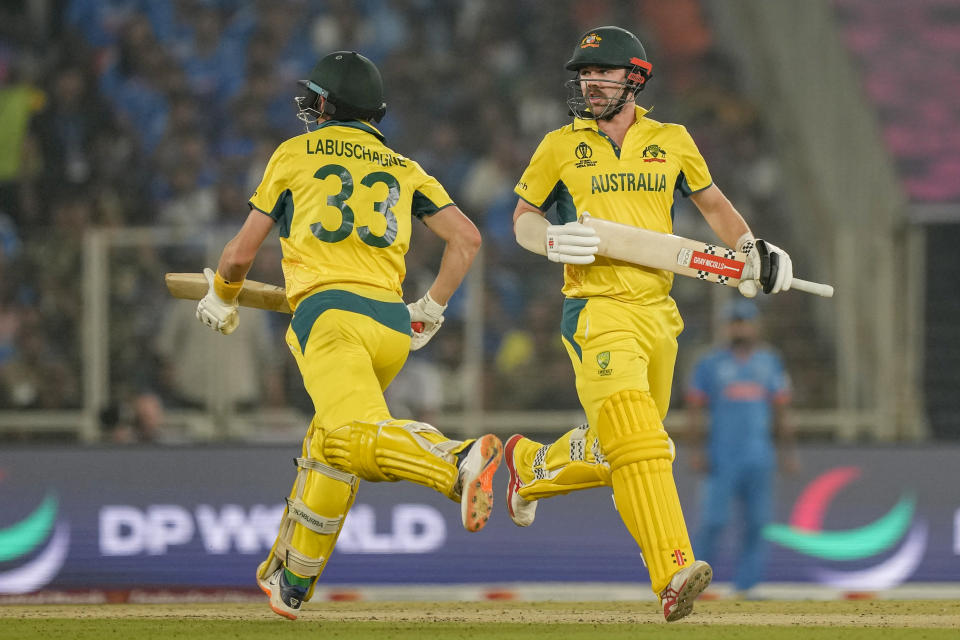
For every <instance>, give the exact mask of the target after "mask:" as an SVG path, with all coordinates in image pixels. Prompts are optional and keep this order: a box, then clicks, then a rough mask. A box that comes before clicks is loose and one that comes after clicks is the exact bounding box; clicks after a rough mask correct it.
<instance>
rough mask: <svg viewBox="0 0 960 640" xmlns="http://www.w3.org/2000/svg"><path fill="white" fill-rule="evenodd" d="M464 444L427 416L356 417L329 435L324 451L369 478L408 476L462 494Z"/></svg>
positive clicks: (332, 460) (449, 493)
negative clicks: (458, 458) (458, 459)
mask: <svg viewBox="0 0 960 640" xmlns="http://www.w3.org/2000/svg"><path fill="white" fill-rule="evenodd" d="M461 446H462V443H461V442H459V441H456V440H448V439H446V438H445V437H444V436H443V434H441V433H440V431H438V430H437V429H436V428H435V427H432V426H431V425H428V424H426V423H423V422H412V421H407V420H391V421H389V422H382V423H379V424H372V423H369V422H352V423H350V424H349V425H345V426H343V427H340V428H338V429H334V430H332V431H329V432H328V433H327V434H326V435H325V437H324V441H323V455H324V457H325V458H326V459H327V460H329V461H330V463H331V464H334V465H336V466H337V467H340V468H341V469H349V470H350V471H352V472H353V473H355V474H357V475H358V476H360V477H361V478H363V479H364V480H371V481H374V482H376V481H385V480H386V481H396V480H408V481H410V482H415V483H417V484H421V485H424V486H427V487H430V488H432V489H436V490H437V491H439V492H440V493H443V494H444V495H446V496H448V497H450V498H454V499H457V498H458V496H455V495H454V487H455V485H456V481H457V466H456V464H455V457H454V453H455V452H456V451H457V449H458V448H460V447H461Z"/></svg>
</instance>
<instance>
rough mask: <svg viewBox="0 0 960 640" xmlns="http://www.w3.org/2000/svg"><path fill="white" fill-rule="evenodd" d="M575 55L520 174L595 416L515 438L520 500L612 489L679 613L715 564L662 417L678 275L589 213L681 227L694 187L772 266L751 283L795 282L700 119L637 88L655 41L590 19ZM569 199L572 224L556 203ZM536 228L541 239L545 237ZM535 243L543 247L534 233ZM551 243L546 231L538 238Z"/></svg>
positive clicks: (667, 606) (529, 517) (522, 203)
mask: <svg viewBox="0 0 960 640" xmlns="http://www.w3.org/2000/svg"><path fill="white" fill-rule="evenodd" d="M566 68H567V69H568V70H570V71H574V72H575V73H576V77H575V78H574V79H573V80H571V81H569V82H568V86H569V87H570V88H571V89H572V91H573V97H572V98H570V100H568V105H569V106H570V109H571V111H572V113H573V115H574V120H573V123H572V124H569V125H567V126H565V127H562V128H560V129H557V130H556V131H552V132H550V133H548V134H547V135H546V136H545V137H544V139H543V141H542V142H541V143H540V145H539V147H538V148H537V150H536V152H535V153H534V154H533V158H532V159H531V160H530V164H529V166H528V167H527V169H526V170H525V171H524V173H523V176H522V177H521V178H520V181H519V183H518V184H517V186H516V189H515V190H516V193H517V195H518V196H519V197H520V199H519V201H518V203H517V208H516V211H515V212H514V224H515V230H516V233H517V238H518V241H519V242H520V244H522V245H524V246H526V247H527V248H529V249H531V250H535V251H537V250H538V251H537V252H538V253H541V254H543V253H544V248H545V249H546V251H545V253H546V255H547V257H548V258H549V259H550V260H553V261H555V262H562V263H565V267H564V287H563V294H564V295H565V296H566V299H565V301H564V305H563V318H562V321H561V329H560V333H561V339H562V341H563V344H564V346H565V347H566V349H567V352H568V353H569V355H570V360H571V362H572V363H573V367H574V371H575V373H576V385H577V394H578V395H579V398H580V402H581V404H582V405H583V408H584V410H585V412H586V415H587V421H588V422H587V424H586V425H583V426H582V427H579V428H576V429H574V430H573V431H571V432H569V433H567V434H566V435H564V436H563V437H561V438H560V439H559V440H557V441H556V442H553V443H552V444H549V445H544V444H541V443H539V442H534V441H533V440H530V439H528V438H525V437H523V436H521V435H515V436H513V437H512V438H510V440H508V441H507V444H506V447H505V453H504V459H505V462H506V465H507V467H508V468H509V470H510V484H509V488H508V491H507V507H508V509H509V511H510V516H511V518H512V519H513V521H514V522H515V523H516V524H517V525H519V526H527V525H529V524H530V523H531V522H533V519H534V516H535V509H536V505H537V502H536V501H537V500H538V499H540V498H547V497H550V496H554V495H557V494H563V493H568V492H570V491H576V490H578V489H586V488H590V487H598V486H611V487H612V488H613V496H614V502H615V504H616V507H617V510H618V512H619V513H620V517H621V518H622V519H623V522H624V524H626V526H627V529H628V530H629V531H630V534H631V535H632V536H633V537H634V539H635V540H636V541H637V544H638V545H639V546H640V550H641V552H642V555H643V558H644V560H645V563H646V566H647V568H648V570H649V572H650V581H651V585H652V588H653V591H654V593H656V594H657V595H658V596H659V598H660V602H661V605H662V607H663V613H664V616H665V617H666V619H667V621H674V620H679V619H680V618H683V617H685V616H687V615H689V614H690V613H691V612H692V610H693V601H694V600H695V599H696V598H697V596H699V595H700V594H701V593H702V592H703V591H704V589H706V588H707V586H708V585H709V584H710V580H711V578H712V575H713V572H712V570H711V568H710V566H709V565H708V564H707V563H706V562H702V561H697V560H696V559H695V557H694V554H693V549H691V546H690V538H689V536H688V534H687V528H686V525H685V524H684V520H683V513H682V512H681V508H680V500H679V498H678V496H677V489H676V485H675V483H674V479H673V472H672V463H673V460H674V456H675V453H674V446H673V441H672V440H671V439H670V438H669V437H668V435H667V432H666V431H665V430H664V428H663V418H664V417H665V416H666V412H667V407H668V406H669V401H670V387H671V380H672V378H673V369H674V363H675V360H676V355H677V336H678V335H679V333H680V331H681V330H682V329H683V321H682V320H681V318H680V314H679V313H678V311H677V307H676V304H675V303H674V301H673V299H672V298H671V297H670V295H669V294H670V287H671V285H672V282H673V274H672V273H670V272H667V271H661V270H657V269H650V268H646V267H641V266H637V265H633V264H630V263H626V262H620V261H614V260H610V259H607V258H603V257H599V256H596V255H595V254H596V252H597V245H598V243H599V240H598V239H597V238H596V237H595V232H594V230H593V229H592V228H590V227H586V226H585V225H582V224H580V223H579V222H577V219H578V216H579V214H582V213H587V212H589V214H590V215H591V216H593V217H595V218H601V219H605V220H612V221H615V222H619V223H623V224H628V225H632V226H636V227H643V228H645V229H651V230H653V231H659V232H663V233H671V232H672V218H671V209H672V207H673V202H674V194H675V192H677V191H679V192H680V193H681V194H682V195H683V196H685V197H689V198H691V199H692V200H693V202H694V203H695V204H696V206H697V207H698V208H699V210H700V211H701V213H702V214H703V216H704V218H706V220H707V222H708V223H709V224H710V226H711V227H712V228H713V230H714V232H715V233H716V234H717V235H718V236H719V237H720V238H721V239H722V240H723V241H724V242H725V243H727V245H729V246H734V247H736V248H737V249H738V250H743V251H746V252H748V253H750V262H751V263H752V264H753V265H754V266H755V267H756V266H757V265H758V264H760V260H761V258H762V259H763V261H764V262H763V264H764V265H765V269H764V270H760V269H759V268H758V270H756V271H755V273H757V274H760V273H761V272H762V273H763V277H762V278H759V277H758V278H757V279H756V280H754V279H744V281H743V282H742V283H741V284H740V290H741V292H742V293H743V294H744V295H746V296H748V297H752V296H754V295H756V293H757V291H758V288H760V287H761V286H762V287H763V289H764V291H766V292H767V293H776V292H778V291H780V290H785V289H788V288H789V285H790V277H791V274H792V267H791V263H790V258H789V256H787V254H786V253H784V252H783V251H782V250H780V249H778V248H777V247H775V246H773V245H771V244H770V243H765V242H764V241H762V240H754V238H753V235H752V234H751V233H750V229H749V228H748V226H747V224H746V223H745V222H744V220H743V218H742V217H741V216H740V214H739V213H738V212H737V210H736V209H735V208H734V207H733V206H732V205H731V204H730V202H729V201H728V200H727V198H726V197H725V196H724V195H723V193H722V192H721V191H720V189H719V188H718V187H717V186H716V185H715V184H713V181H712V179H711V177H710V172H709V171H708V170H707V166H706V163H705V162H704V160H703V157H702V156H701V155H700V152H699V151H698V150H697V147H696V145H695V144H694V142H693V140H692V139H691V137H690V135H689V134H688V133H687V131H686V129H685V128H684V127H682V126H680V125H676V124H664V123H660V122H657V121H655V120H651V119H649V118H647V117H646V113H647V112H646V110H644V109H643V108H641V107H639V106H637V105H636V96H637V94H638V93H639V92H640V91H641V90H642V89H643V87H644V85H645V84H646V82H647V80H648V79H649V78H650V77H651V72H652V65H651V64H650V62H648V60H647V56H646V53H645V51H644V49H643V46H642V45H641V44H640V41H639V40H638V39H637V38H636V36H634V35H633V34H632V33H630V32H628V31H626V30H624V29H621V28H619V27H613V26H608V27H599V28H596V29H591V30H590V31H588V32H587V33H585V34H584V35H583V36H582V37H581V39H580V41H579V42H578V43H577V44H576V46H575V48H574V53H573V57H572V58H571V60H570V61H569V62H568V63H567V65H566ZM554 204H555V205H556V210H557V215H558V217H559V218H560V222H561V224H558V225H551V224H549V223H548V222H547V220H546V219H545V218H544V212H545V211H546V210H547V209H549V208H550V207H551V206H552V205H554ZM531 238H532V240H531ZM531 242H532V243H533V245H534V246H530V243H531ZM536 245H539V246H536Z"/></svg>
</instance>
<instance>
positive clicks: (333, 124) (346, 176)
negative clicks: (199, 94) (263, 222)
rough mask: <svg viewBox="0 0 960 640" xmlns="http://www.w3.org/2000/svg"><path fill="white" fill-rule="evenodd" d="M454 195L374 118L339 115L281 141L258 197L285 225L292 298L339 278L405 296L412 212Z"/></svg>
mask: <svg viewBox="0 0 960 640" xmlns="http://www.w3.org/2000/svg"><path fill="white" fill-rule="evenodd" d="M452 204H453V202H452V200H451V199H450V196H449V195H447V192H446V191H445V190H444V188H443V187H442V186H441V185H440V183H439V182H437V180H436V179H435V178H433V177H431V176H429V175H427V173H426V172H425V171H424V170H423V169H422V168H421V167H420V165H419V164H417V163H416V162H414V161H413V160H410V159H409V158H406V157H404V156H402V155H400V154H398V153H396V152H394V151H393V150H391V149H390V148H388V147H387V146H386V145H384V143H383V135H381V133H380V132H379V131H378V130H377V129H376V128H374V127H373V126H372V125H370V124H369V123H367V122H362V121H359V120H351V121H345V122H340V121H336V120H329V121H326V122H324V123H322V124H321V125H320V126H319V127H318V128H317V129H316V130H314V131H311V132H310V133H306V134H303V135H301V136H297V137H295V138H291V139H289V140H287V141H286V142H284V143H283V144H281V145H280V146H279V147H278V148H277V150H276V151H275V152H274V153H273V156H272V157H271V158H270V162H269V163H268V164H267V168H266V170H265V171H264V174H263V180H262V181H261V182H260V186H259V187H257V190H256V192H254V194H253V196H252V197H251V198H250V206H251V207H253V208H255V209H258V210H259V211H261V212H263V213H265V214H267V215H268V216H270V217H271V218H273V219H274V220H275V221H276V222H277V223H278V224H279V225H280V229H279V231H280V245H281V248H282V250H283V275H284V280H285V284H286V289H287V299H288V300H289V302H290V308H291V309H294V310H296V308H297V304H298V303H299V302H300V301H301V300H303V299H304V298H305V297H306V296H308V295H309V294H311V293H313V292H315V291H318V290H321V289H328V288H331V287H334V288H337V289H345V290H348V291H351V290H352V291H355V292H360V293H363V294H365V295H368V296H369V295H370V294H371V292H373V294H372V296H371V297H375V298H379V297H380V296H377V294H376V292H377V291H381V292H382V293H383V296H382V299H384V300H388V301H399V300H400V299H401V296H402V294H403V290H402V286H401V285H402V283H403V278H404V276H405V275H406V265H405V263H404V254H406V252H407V249H408V248H409V247H410V230H411V224H412V217H413V216H416V217H418V218H423V217H424V216H429V215H432V214H434V213H436V212H437V211H439V210H440V209H443V208H444V207H447V206H449V205H452Z"/></svg>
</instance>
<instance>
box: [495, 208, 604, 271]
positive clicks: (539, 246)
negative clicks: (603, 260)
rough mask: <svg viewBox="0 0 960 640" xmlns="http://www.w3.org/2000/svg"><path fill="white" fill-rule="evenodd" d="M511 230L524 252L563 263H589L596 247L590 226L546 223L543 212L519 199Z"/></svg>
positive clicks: (570, 223)
mask: <svg viewBox="0 0 960 640" xmlns="http://www.w3.org/2000/svg"><path fill="white" fill-rule="evenodd" d="M513 233H514V235H515V236H516V238H517V244H519V245H520V246H521V247H523V248H524V249H526V250H527V251H530V252H532V253H536V254H539V255H541V256H547V258H548V259H550V260H552V261H553V262H563V263H566V264H590V263H591V262H593V261H594V260H595V258H594V254H595V253H597V249H598V247H599V246H600V238H598V237H597V232H596V231H595V230H594V229H593V228H591V227H588V226H586V225H584V224H582V223H580V222H578V221H573V222H568V223H566V224H550V223H549V222H548V221H547V219H546V218H545V217H544V213H543V211H541V210H540V209H538V208H536V207H535V206H533V205H532V204H530V203H529V202H527V201H526V200H524V199H523V198H519V199H518V200H517V207H516V209H514V210H513Z"/></svg>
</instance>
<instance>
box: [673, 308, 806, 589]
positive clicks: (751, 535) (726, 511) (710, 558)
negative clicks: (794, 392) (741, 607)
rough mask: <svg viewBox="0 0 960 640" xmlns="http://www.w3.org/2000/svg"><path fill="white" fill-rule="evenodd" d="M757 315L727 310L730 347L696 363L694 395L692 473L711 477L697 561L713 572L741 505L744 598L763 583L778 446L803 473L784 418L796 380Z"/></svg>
mask: <svg viewBox="0 0 960 640" xmlns="http://www.w3.org/2000/svg"><path fill="white" fill-rule="evenodd" d="M757 314H758V312H757V307H756V306H755V305H754V304H753V303H752V302H748V301H746V300H740V301H737V302H735V303H734V304H733V305H731V306H730V307H729V308H728V310H727V314H726V318H727V320H728V323H729V324H728V327H727V330H728V342H727V344H725V345H724V346H722V347H720V348H717V349H714V350H713V351H711V352H709V353H707V354H706V355H704V356H703V357H701V358H700V359H699V360H698V361H697V363H696V365H695V366H694V369H693V374H692V376H691V379H690V385H689V388H688V390H687V406H688V409H689V411H688V414H689V416H690V433H691V436H692V439H693V442H694V451H693V454H692V456H691V465H692V466H693V467H694V469H695V470H697V471H702V472H706V474H707V477H706V481H705V483H704V486H703V493H702V498H703V500H702V503H703V508H702V514H701V519H700V529H699V532H698V534H697V536H696V538H695V548H696V549H697V555H698V557H700V558H702V559H703V560H705V561H706V562H709V563H711V564H713V563H714V561H715V560H716V550H717V544H718V542H719V540H720V536H721V534H722V533H723V530H724V528H725V527H726V525H727V524H728V523H729V521H730V517H731V515H732V514H733V512H734V510H735V509H734V508H735V506H736V505H737V504H739V506H740V507H741V508H742V518H741V522H742V537H741V540H740V543H741V547H740V556H739V560H738V562H737V569H736V574H735V575H734V576H733V586H734V589H735V590H736V592H737V593H738V594H741V595H743V596H749V595H750V591H749V590H750V589H751V588H752V587H754V586H755V585H756V584H757V583H758V582H760V580H761V579H762V577H763V571H764V565H765V560H766V549H765V544H764V540H763V537H762V533H763V527H764V525H766V524H767V523H768V522H769V521H770V518H771V516H772V513H771V511H772V506H773V504H772V503H773V483H774V474H775V472H776V468H777V447H776V446H775V443H776V444H777V445H780V448H781V454H782V459H783V462H784V466H785V468H786V469H787V470H791V471H792V470H793V469H794V468H795V466H796V463H795V460H794V458H793V452H792V441H793V438H792V433H791V430H790V428H789V426H788V424H787V420H786V416H785V413H786V411H785V410H786V408H787V406H788V405H789V403H790V378H789V376H788V375H787V373H786V371H785V370H784V367H783V363H782V362H781V360H780V357H779V356H778V355H777V353H776V352H774V351H773V350H772V349H770V348H769V347H766V346H764V345H762V344H761V343H760V341H759V327H758V325H757ZM705 418H706V419H705ZM705 427H706V429H705ZM705 432H706V433H705Z"/></svg>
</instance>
